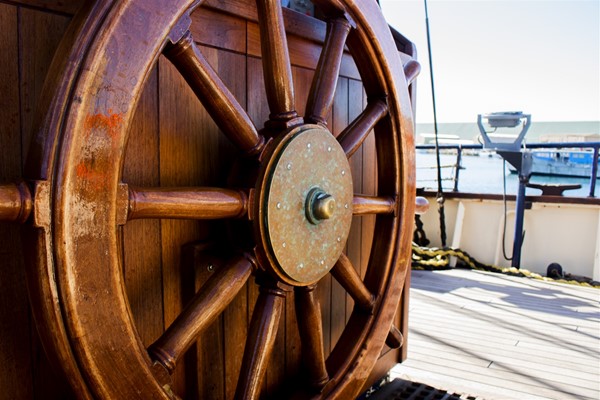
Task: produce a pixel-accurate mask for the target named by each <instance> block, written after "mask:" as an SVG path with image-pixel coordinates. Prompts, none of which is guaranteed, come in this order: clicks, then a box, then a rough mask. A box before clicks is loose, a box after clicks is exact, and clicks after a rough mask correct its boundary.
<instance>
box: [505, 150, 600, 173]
mask: <svg viewBox="0 0 600 400" xmlns="http://www.w3.org/2000/svg"><path fill="white" fill-rule="evenodd" d="M532 156H533V165H532V167H531V173H532V175H546V176H566V177H577V178H589V177H590V176H591V175H592V165H593V164H592V162H593V161H592V160H593V158H594V152H593V151H592V150H591V149H582V150H577V149H572V150H565V149H559V150H552V149H548V150H545V149H544V150H541V149H540V150H533V151H532ZM509 168H510V169H511V172H514V173H516V170H515V169H514V168H513V167H512V166H511V167H509Z"/></svg>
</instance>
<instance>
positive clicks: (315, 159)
mask: <svg viewBox="0 0 600 400" xmlns="http://www.w3.org/2000/svg"><path fill="white" fill-rule="evenodd" d="M199 3H202V2H201V1H191V0H172V1H159V0H131V1H110V0H101V1H97V2H95V3H94V4H88V5H86V6H85V9H84V10H82V12H81V14H80V15H79V17H78V18H77V20H76V22H75V23H74V24H73V25H72V27H71V29H70V30H69V32H68V34H67V36H66V38H65V42H64V43H63V45H62V47H61V49H59V53H58V54H59V57H58V58H57V59H56V60H55V62H54V64H53V66H52V69H51V71H50V77H51V78H50V82H49V83H47V86H46V90H45V95H44V99H43V102H42V105H43V107H44V108H45V110H46V112H45V113H44V114H42V118H41V119H40V120H39V121H37V124H36V126H37V129H38V134H37V139H36V141H35V142H34V144H33V147H32V149H31V150H30V154H29V165H28V170H27V176H26V178H27V179H28V181H27V182H28V184H20V185H5V186H2V187H0V193H1V194H2V196H0V197H2V199H3V202H1V204H0V217H1V218H2V219H11V220H25V219H26V218H27V216H30V221H32V224H33V226H34V228H33V229H31V230H30V232H29V238H30V243H33V244H35V252H33V253H31V252H30V253H31V262H30V264H31V267H30V269H29V281H30V282H29V283H30V292H31V297H32V304H33V307H34V311H35V315H36V320H37V323H38V326H39V330H40V332H41V334H42V336H44V338H45V344H46V347H47V349H48V351H49V352H51V353H53V354H54V355H55V357H56V358H57V359H58V362H59V364H60V365H61V366H62V368H63V369H64V371H65V372H66V375H67V376H68V377H69V379H70V381H71V384H72V386H73V388H74V390H75V392H76V393H77V396H78V397H80V398H104V399H117V398H122V399H133V398H139V399H151V398H174V397H175V396H176V393H173V391H172V390H171V384H170V374H171V373H172V372H173V371H174V370H175V369H176V368H177V365H178V361H179V360H180V359H181V358H182V356H183V355H184V354H185V352H186V350H187V349H188V348H189V347H190V346H191V345H192V344H193V343H194V341H195V340H196V338H197V337H198V335H199V334H201V333H202V332H203V330H205V329H206V327H207V326H208V325H209V324H210V323H211V322H212V321H214V319H215V318H216V317H217V316H218V315H219V314H220V313H221V312H222V311H223V310H224V309H225V307H226V306H227V304H228V303H229V302H230V301H231V300H232V299H233V298H234V297H235V295H236V294H237V293H238V291H239V290H240V289H241V288H242V287H243V286H244V285H245V284H246V282H247V281H248V280H249V279H250V278H251V277H254V278H255V279H254V280H255V282H256V284H257V285H258V286H259V292H260V294H259V295H258V300H257V303H256V304H255V306H254V312H253V315H252V318H251V321H250V326H249V328H248V335H247V338H246V342H245V350H244V355H243V361H242V366H241V370H240V374H239V379H238V383H237V389H236V398H240V399H246V398H249V399H256V398H258V397H259V396H260V390H261V382H262V380H263V377H264V374H265V369H266V366H267V363H268V360H269V356H270V354H271V352H272V348H273V343H274V340H275V337H276V335H277V327H278V322H279V319H280V317H281V315H282V304H283V300H284V299H285V297H286V296H288V295H289V293H291V292H293V293H294V298H295V306H296V315H297V321H298V329H299V333H300V339H301V345H302V354H303V363H304V369H305V370H306V371H308V374H307V377H302V379H307V381H306V383H305V384H302V385H300V386H301V387H302V389H294V391H295V392H294V393H293V395H295V396H298V397H323V398H344V399H348V398H353V397H354V396H356V395H357V394H358V392H359V391H360V389H361V388H362V385H363V382H364V381H365V379H366V378H367V377H368V375H369V372H370V370H371V368H372V367H373V365H374V363H375V362H376V360H377V358H378V356H379V354H380V352H381V349H382V347H383V345H384V342H385V341H386V338H388V336H390V335H391V336H394V334H396V335H395V336H396V338H397V332H395V331H394V330H393V329H392V333H390V329H391V323H392V320H393V317H394V315H395V313H396V309H397V305H398V302H399V298H400V295H401V291H402V287H403V283H404V279H405V275H406V272H407V267H408V265H409V262H410V241H411V237H412V236H411V235H412V227H413V223H412V221H413V214H414V209H415V196H414V191H415V187H414V154H413V131H412V130H413V128H412V124H413V122H412V115H411V106H410V99H409V96H408V92H407V81H406V77H405V74H404V71H403V66H402V63H401V61H400V59H399V56H398V53H397V50H396V48H395V46H394V43H393V41H392V38H391V35H390V32H389V31H388V27H387V24H386V22H385V20H384V19H383V17H382V15H381V11H380V10H379V8H378V6H377V3H376V2H375V1H371V0H368V1H364V0H331V1H327V0H319V1H315V4H316V6H317V7H318V8H319V10H320V13H321V15H323V16H324V19H325V20H326V21H327V34H326V37H325V41H324V45H323V50H322V54H321V57H320V60H319V63H318V66H317V69H316V72H315V77H314V80H313V82H312V86H311V89H310V94H309V99H308V102H307V105H306V113H305V115H303V116H300V115H298V113H297V112H296V107H295V97H294V90H293V82H292V81H293V77H292V73H291V64H290V57H289V55H288V47H287V38H286V33H285V26H284V19H283V17H282V9H281V5H280V4H281V2H280V1H279V0H257V17H258V18H257V19H258V22H259V26H260V37H261V48H262V64H263V70H264V80H265V89H266V95H267V100H268V105H269V109H270V117H269V119H268V121H260V122H261V124H262V123H264V128H262V127H257V126H256V125H255V124H254V123H253V122H252V121H251V119H250V118H249V117H248V114H247V113H246V111H245V110H244V108H243V107H242V106H241V105H240V103H239V102H238V100H237V99H236V98H235V97H234V96H233V95H232V94H231V92H230V91H229V90H228V89H227V87H226V85H225V84H224V83H223V82H222V80H221V78H220V77H219V76H218V74H217V73H216V72H215V71H214V70H213V69H212V68H211V66H210V65H209V64H208V62H207V61H206V59H205V57H203V55H202V52H201V51H200V50H199V48H198V47H197V45H196V44H195V42H194V40H193V37H192V35H191V33H190V31H189V30H188V28H189V26H190V13H191V12H192V11H193V9H194V8H195V7H197V6H199V5H200V4H199ZM345 49H347V50H348V51H349V53H350V55H351V56H352V57H353V58H354V62H355V63H356V65H357V67H358V70H359V73H360V76H361V79H362V81H363V84H364V88H365V91H366V95H367V97H368V104H367V106H366V108H365V109H364V111H363V112H362V113H361V114H360V115H359V116H358V117H357V118H356V119H355V120H354V121H353V122H352V123H351V124H349V125H348V127H347V128H346V129H345V130H344V131H343V132H342V133H341V134H340V135H338V136H337V137H336V136H334V135H333V134H332V133H331V132H330V131H329V130H328V128H327V125H326V120H327V115H328V114H329V112H330V110H331V104H332V102H333V98H334V92H335V90H336V84H337V79H338V74H339V68H340V64H341V60H342V55H343V53H344V51H345ZM161 54H162V55H164V56H166V58H168V60H169V61H170V62H171V63H172V64H173V65H174V66H175V67H176V69H177V70H178V71H179V72H180V73H181V75H182V76H183V77H184V78H185V80H186V82H187V84H188V85H189V86H190V87H191V89H192V90H193V91H194V93H195V94H196V95H197V97H198V98H199V100H200V101H201V102H202V104H203V106H204V108H205V109H206V110H207V112H208V114H209V115H210V117H211V118H212V119H213V121H214V122H215V123H216V125H217V126H218V127H219V129H220V130H221V131H222V133H223V134H224V135H225V136H226V137H227V138H228V139H229V140H230V141H231V142H232V143H233V145H234V146H235V147H236V148H237V150H238V151H239V153H240V158H241V159H243V160H242V161H243V162H244V163H245V164H251V165H256V170H255V171H251V173H248V177H250V178H248V177H245V178H244V179H237V181H238V182H241V181H246V182H247V181H248V179H251V182H250V184H247V185H246V186H244V185H241V186H239V185H234V184H232V186H231V187H218V188H151V187H146V188H134V187H130V186H128V185H127V182H123V179H122V169H123V164H124V158H125V156H126V152H125V149H126V144H127V141H128V136H130V135H134V134H135V132H131V131H130V125H131V120H132V115H133V112H134V110H135V109H136V104H137V102H138V100H139V98H140V95H141V91H142V88H143V87H144V83H145V81H146V80H147V78H148V75H149V71H150V70H151V69H152V67H153V66H154V64H155V63H156V62H157V60H158V58H159V56H160V55H161ZM250 101H251V100H250ZM368 135H374V136H375V146H376V154H377V157H376V159H377V167H376V168H377V193H376V195H375V196H372V195H371V196H365V195H361V194H360V193H355V191H354V189H353V184H352V169H351V168H350V166H349V164H348V158H349V157H350V156H351V155H352V154H353V153H354V152H355V151H356V150H357V149H359V148H360V146H361V145H362V143H363V141H364V140H365V138H366V137H367V136H368ZM236 178H237V177H233V179H231V180H230V181H231V182H235V181H236ZM367 214H369V215H375V216H376V224H375V233H374V236H373V243H372V246H371V247H372V250H371V253H370V258H369V262H368V269H367V271H366V274H365V276H364V278H361V276H360V275H359V274H358V273H357V272H356V271H355V268H354V267H353V265H352V263H351V262H350V260H349V259H348V257H346V256H345V255H344V252H343V250H344V245H345V243H346V239H347V237H348V233H349V231H350V225H351V220H352V217H353V216H360V215H367ZM139 218H189V219H232V220H234V219H235V220H236V221H238V223H240V221H242V223H243V224H245V225H246V226H247V227H248V229H246V230H243V229H242V230H239V231H238V232H247V233H246V234H247V237H245V238H243V240H232V241H231V243H225V244H224V245H225V246H229V247H230V250H231V252H232V253H234V254H236V255H235V256H233V257H232V258H230V259H228V260H227V261H224V260H223V264H224V265H223V267H222V268H220V269H219V271H218V272H217V273H216V274H214V275H213V276H212V277H211V278H210V279H209V280H208V281H207V282H206V283H205V284H204V285H203V286H202V287H201V288H200V290H199V291H198V292H197V293H196V295H195V297H194V298H193V300H192V301H191V302H190V303H189V304H188V305H187V306H186V308H185V309H184V311H183V312H182V313H181V314H180V315H179V317H178V318H177V319H176V320H175V321H174V322H173V323H172V324H171V325H170V326H169V327H168V329H167V330H166V332H164V333H163V334H162V335H161V336H160V337H159V338H158V339H157V340H156V341H155V342H154V343H153V344H152V345H151V346H149V347H148V348H146V347H144V345H143V344H142V341H141V340H140V338H139V336H138V333H137V330H136V326H135V323H134V318H133V317H132V314H131V310H130V307H129V304H128V298H127V295H126V290H125V288H124V278H123V273H122V270H123V262H124V261H123V259H122V253H123V252H122V248H121V245H120V241H119V235H120V230H121V229H122V227H123V226H124V225H126V224H127V223H128V221H129V220H132V219H139ZM247 243H250V244H251V245H250V246H247V245H244V244H247ZM328 274H331V275H332V276H333V278H334V279H335V280H337V281H338V282H339V283H340V284H341V285H342V287H343V288H344V289H345V290H346V291H347V293H348V294H349V295H350V296H351V297H352V299H353V300H354V302H355V307H354V310H353V312H352V314H351V317H350V319H349V321H348V323H347V325H346V326H345V329H344V330H343V333H342V334H341V337H340V339H339V340H338V342H337V344H336V346H335V347H334V348H333V350H332V352H331V354H329V355H328V356H325V354H324V351H323V344H322V342H323V337H322V328H321V316H320V306H319V304H318V302H317V300H316V297H315V294H314V289H315V286H316V285H318V283H319V281H320V280H321V279H323V278H324V277H325V276H327V275H328ZM290 396H291V395H290Z"/></svg>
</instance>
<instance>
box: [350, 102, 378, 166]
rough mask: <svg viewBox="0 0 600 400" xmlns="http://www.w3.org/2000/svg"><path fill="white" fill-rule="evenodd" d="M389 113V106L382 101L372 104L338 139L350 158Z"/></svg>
mask: <svg viewBox="0 0 600 400" xmlns="http://www.w3.org/2000/svg"><path fill="white" fill-rule="evenodd" d="M387 113H388V107H387V104H386V103H385V102H384V101H382V100H376V101H374V102H370V103H369V104H368V105H367V107H366V108H365V109H364V111H363V112H362V113H361V114H360V115H359V116H358V117H357V118H356V119H355V120H354V121H352V123H351V124H350V125H348V127H347V128H346V129H344V131H343V132H342V133H340V136H339V137H338V141H339V142H340V145H341V146H342V148H343V149H344V151H345V152H346V155H347V156H348V158H350V157H351V156H352V154H354V152H356V150H358V149H359V148H360V145H361V144H362V143H363V142H364V140H365V139H366V138H367V135H368V134H369V132H370V131H371V130H372V129H373V127H374V126H375V125H376V124H377V122H379V120H380V119H381V118H383V117H384V116H385V115H386V114H387Z"/></svg>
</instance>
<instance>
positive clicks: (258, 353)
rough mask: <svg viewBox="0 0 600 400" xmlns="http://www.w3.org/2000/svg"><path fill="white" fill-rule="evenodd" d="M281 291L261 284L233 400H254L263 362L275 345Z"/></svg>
mask: <svg viewBox="0 0 600 400" xmlns="http://www.w3.org/2000/svg"><path fill="white" fill-rule="evenodd" d="M284 300H285V291H284V290H282V289H281V288H278V287H276V285H261V287H260V294H259V295H258V300H257V301H256V305H255V306H254V312H253V313H252V321H251V322H250V327H249V329H248V338H247V339H246V348H245V349H244V358H243V360H242V368H241V371H242V372H241V375H240V378H239V380H238V384H237V388H236V393H235V398H236V399H258V398H259V396H260V389H261V386H262V382H263V379H264V377H265V372H266V370H267V361H268V360H269V356H270V355H271V351H272V350H273V345H274V344H275V337H276V336H277V328H278V326H279V319H280V318H281V314H282V312H283V305H284Z"/></svg>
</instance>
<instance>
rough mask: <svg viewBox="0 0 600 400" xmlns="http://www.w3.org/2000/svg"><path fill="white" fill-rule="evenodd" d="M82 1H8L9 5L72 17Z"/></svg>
mask: <svg viewBox="0 0 600 400" xmlns="http://www.w3.org/2000/svg"><path fill="white" fill-rule="evenodd" d="M83 1H84V0H59V1H52V0H10V2H11V3H14V4H18V5H21V6H23V8H33V9H38V11H45V12H53V13H64V14H67V15H73V14H75V13H76V12H77V10H79V8H80V7H81V5H82V4H83Z"/></svg>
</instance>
